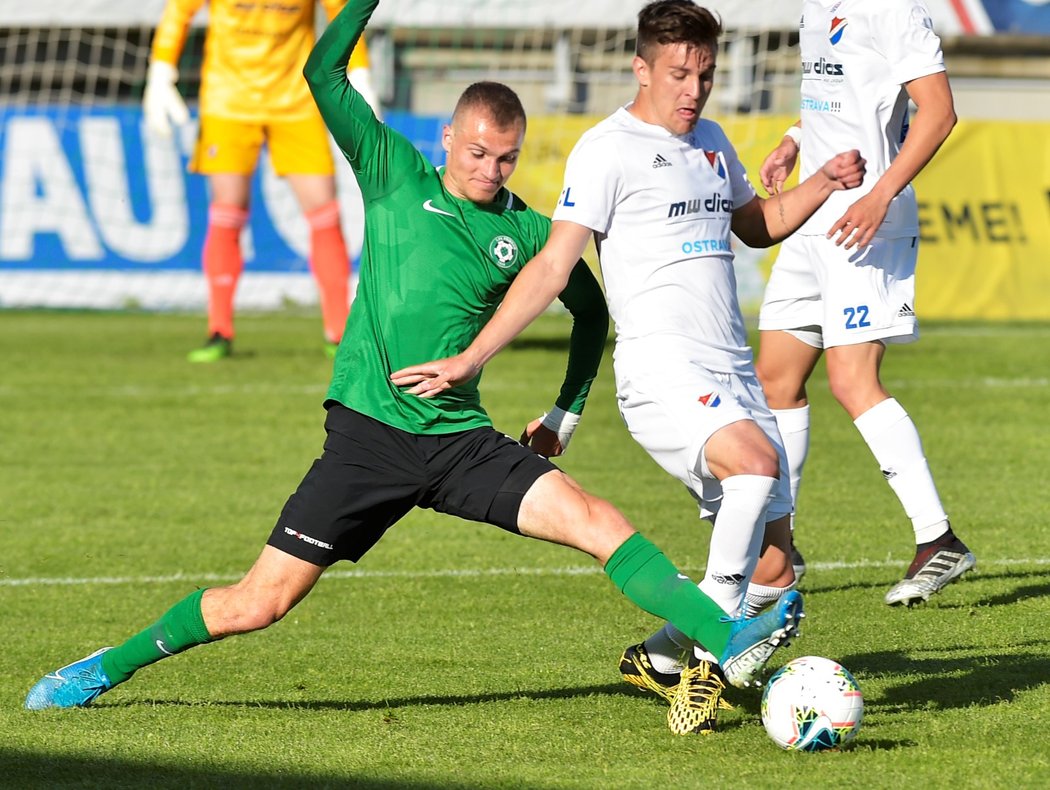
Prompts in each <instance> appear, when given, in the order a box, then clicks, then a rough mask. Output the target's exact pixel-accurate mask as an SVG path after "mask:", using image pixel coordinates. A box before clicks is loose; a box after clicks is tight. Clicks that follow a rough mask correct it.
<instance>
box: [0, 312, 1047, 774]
mask: <svg viewBox="0 0 1050 790" xmlns="http://www.w3.org/2000/svg"><path fill="white" fill-rule="evenodd" d="M202 329H203V326H202V322H201V318H200V317H198V316H167V315H161V316H150V315H137V314H117V315H91V314H87V315H85V314H67V313H32V312H30V313H19V312H13V313H12V312H2V311H0V359H2V360H3V377H2V379H0V448H2V454H0V465H2V466H0V504H2V512H0V546H2V551H0V601H2V602H3V603H2V606H0V644H2V649H0V786H5V787H18V788H24V787H106V788H133V787H134V788H138V787H165V788H169V787H170V788H183V787H224V788H233V787H246V786H254V787H257V788H262V787H375V788H389V789H391V790H393V789H395V788H404V789H405V790H413V789H414V788H438V787H441V788H488V787H505V788H670V787H675V788H693V787H695V788H709V787H747V788H778V787H783V786H785V785H788V784H791V785H795V786H799V787H807V786H809V787H864V788H868V787H871V788H901V787H934V788H941V787H952V788H960V787H989V788H992V787H1002V786H1013V787H1017V788H1029V787H1048V786H1050V757H1048V755H1050V714H1048V711H1050V636H1048V634H1047V628H1046V625H1047V622H1048V619H1050V606H1048V605H1047V602H1048V600H1050V599H1048V593H1050V532H1048V529H1047V523H1048V513H1050V507H1048V505H1047V490H1048V488H1050V417H1048V415H1050V381H1048V376H1050V326H1047V325H1019V326H1005V325H970V324H967V325H954V324H952V325H947V324H942V325H929V326H926V327H924V339H923V341H922V342H921V343H919V344H918V345H916V346H910V347H901V348H894V349H893V350H892V351H891V353H890V354H889V355H888V360H887V363H886V365H885V368H884V378H885V380H886V382H887V384H888V386H889V387H890V389H891V391H893V392H894V394H895V395H896V396H897V397H898V398H899V399H900V400H901V401H902V402H903V403H904V405H905V406H906V407H907V408H908V410H909V411H910V412H911V414H912V415H913V416H914V418H915V420H916V422H917V424H918V425H919V427H920V430H921V432H922V434H923V438H924V442H925V447H926V453H927V456H928V457H929V459H930V462H931V466H932V468H933V470H934V474H935V475H936V477H937V479H938V481H939V485H940V489H941V494H942V497H943V499H944V501H945V504H946V506H947V508H948V510H949V512H950V513H951V514H952V516H953V520H954V523H955V526H956V528H957V530H958V532H959V533H960V535H961V536H963V537H964V539H965V540H966V541H967V542H968V543H969V544H970V546H971V548H972V549H973V550H974V551H975V553H976V554H977V557H978V572H977V573H975V574H971V575H970V576H969V577H967V578H966V579H965V580H964V581H962V582H960V583H958V584H954V585H952V586H950V587H948V588H947V589H946V590H945V591H944V592H943V593H942V594H941V595H939V596H936V597H935V598H934V599H933V600H932V601H931V602H930V603H929V604H928V605H926V606H924V607H921V608H916V609H913V610H899V609H890V608H888V607H886V606H885V605H884V604H883V603H882V595H883V593H884V592H885V590H886V589H887V588H888V587H889V586H890V585H891V584H892V583H893V582H895V581H896V580H897V579H898V578H899V577H900V575H901V573H902V572H903V569H904V568H905V567H906V565H907V563H908V562H909V561H910V559H911V555H912V539H911V529H910V525H909V524H908V522H907V520H906V519H905V518H904V516H903V514H902V513H901V512H900V509H899V506H898V504H897V502H896V500H895V499H894V497H893V495H892V493H891V492H890V490H889V488H888V487H887V486H886V485H885V483H883V481H882V479H881V476H880V474H879V471H878V468H877V467H876V465H875V463H874V461H873V460H872V459H871V457H870V455H869V453H868V451H867V449H866V448H865V446H864V445H863V443H862V441H861V439H860V438H859V435H858V434H857V432H856V431H855V429H854V428H853V426H852V425H851V424H850V422H849V420H848V418H847V417H846V415H845V413H844V412H842V411H841V409H840V408H839V407H838V406H836V405H835V404H834V403H833V402H832V401H831V398H830V396H829V394H828V391H827V387H826V386H825V385H823V384H819V383H818V384H816V385H815V386H814V387H813V388H812V391H811V396H812V401H813V439H812V451H811V455H810V465H809V467H808V470H807V477H806V481H805V485H804V487H803V491H802V496H801V502H800V515H799V526H798V530H799V531H798V543H799V545H800V547H801V548H802V550H803V551H804V553H805V555H806V558H807V559H808V561H809V573H808V575H807V576H806V577H805V579H804V580H803V582H802V590H803V592H804V594H805V595H806V603H807V610H808V618H807V620H806V623H805V628H804V632H803V636H802V637H801V638H800V639H799V640H798V641H797V642H796V643H795V644H794V645H793V646H792V647H791V648H789V649H788V650H787V651H783V652H782V653H780V654H778V655H777V656H776V657H775V658H774V661H773V662H772V665H774V666H776V665H779V664H780V663H782V662H783V661H784V660H786V659H787V658H789V657H791V656H797V655H805V654H817V655H825V656H830V657H833V658H836V659H838V660H840V661H841V662H842V663H843V664H844V665H845V666H846V667H848V668H849V669H850V670H852V671H853V673H854V674H855V675H856V677H857V679H858V680H859V681H860V683H861V686H862V688H863V690H864V693H865V698H866V702H867V708H866V716H865V724H864V726H863V728H862V729H861V731H860V734H859V736H858V738H857V740H856V742H855V744H854V745H853V747H852V748H850V749H848V750H845V751H843V752H839V753H824V754H817V755H806V754H789V753H785V752H781V751H779V750H778V749H777V748H776V747H775V746H774V745H773V744H772V742H771V741H769V740H768V739H767V737H766V735H765V732H764V731H763V729H762V726H761V723H760V721H759V716H758V704H759V695H758V693H757V692H741V691H736V690H731V691H730V694H729V698H730V700H731V701H732V702H733V703H734V704H735V705H736V709H735V710H733V711H730V712H727V713H723V714H722V715H721V716H720V719H719V728H720V731H719V732H718V733H716V734H714V735H712V736H710V737H705V738H701V737H686V738H682V737H675V736H673V735H671V734H670V733H669V732H668V730H667V728H666V726H665V708H664V707H663V706H662V705H661V704H659V703H658V702H657V701H656V700H655V699H653V698H649V697H646V696H643V695H642V694H641V693H640V692H637V691H635V690H634V689H632V688H631V687H628V686H626V685H625V684H623V683H622V682H621V681H620V680H619V676H618V674H617V672H616V661H617V659H618V657H619V654H620V651H621V650H622V649H623V647H624V646H626V645H628V644H630V643H632V642H636V641H638V640H639V639H641V638H643V637H644V636H646V635H647V634H648V633H649V632H650V631H651V630H652V629H653V628H654V627H655V626H656V625H657V622H656V621H655V620H654V618H652V617H650V616H649V615H646V614H644V613H642V612H639V611H638V610H636V609H634V608H633V607H632V606H631V605H630V603H629V602H628V601H627V600H626V599H624V598H623V597H622V596H621V595H620V594H619V593H618V592H617V591H616V590H615V588H614V587H613V586H612V584H611V583H610V582H609V581H608V579H607V578H606V577H605V576H604V574H602V573H601V571H600V569H598V568H597V567H595V565H594V564H593V562H592V561H591V560H590V559H589V558H588V557H585V556H583V555H580V554H577V553H575V552H573V551H571V550H569V549H565V548H561V547H555V546H548V545H543V544H540V543H537V542H533V541H526V540H523V539H521V538H515V537H513V536H510V535H507V534H505V533H503V532H501V531H499V530H497V529H495V528H491V527H484V526H480V525H474V524H469V523H464V522H459V521H456V520H453V519H450V518H448V517H444V516H439V515H436V514H433V513H430V512H425V511H419V512H416V513H413V514H412V515H411V516H410V517H409V518H407V519H406V520H405V521H403V522H402V523H401V524H400V525H398V526H397V527H396V528H394V529H393V530H391V531H390V533H388V535H387V536H386V538H385V539H384V540H383V541H382V542H381V543H380V544H379V546H378V547H377V548H376V549H375V550H374V551H373V552H372V553H370V554H369V555H368V556H367V557H366V558H365V560H364V561H363V562H362V563H361V564H360V565H359V566H356V567H355V566H351V565H349V564H347V563H343V564H341V565H338V566H336V567H335V568H333V569H332V571H330V573H329V575H328V576H327V577H326V578H324V579H322V581H321V582H320V583H319V585H318V586H317V588H316V589H315V591H314V592H313V594H312V595H311V596H310V597H309V598H308V599H307V600H306V601H304V602H303V603H302V604H301V605H300V606H299V607H298V608H296V609H295V610H294V611H293V612H292V613H291V614H290V615H289V616H288V617H287V618H286V619H285V620H284V621H283V622H281V623H280V624H278V625H276V626H275V627H273V628H271V629H268V630H267V631H264V632H261V633H256V634H252V635H249V636H245V637H240V638H235V639H230V640H227V641H225V642H221V643H218V644H213V645H208V646H205V647H201V648H198V649H196V650H194V651H192V652H191V653H188V654H186V655H182V656H179V657H177V658H175V659H172V660H169V661H164V662H161V663H160V664H158V665H156V666H153V667H150V668H148V669H145V670H143V671H142V672H141V673H140V674H139V675H137V676H136V677H135V678H134V679H133V680H132V681H131V682H129V683H127V684H125V685H123V686H121V687H119V688H117V689H115V690H114V691H112V692H111V693H109V694H107V695H106V696H104V697H102V698H101V699H100V700H99V701H98V703H97V704H96V705H95V706H94V707H93V708H90V709H84V710H72V711H43V712H27V711H24V710H22V707H21V706H22V701H23V699H24V696H25V693H26V691H27V690H28V688H29V687H30V686H31V685H32V684H33V683H34V682H35V681H36V680H37V679H38V678H39V677H40V676H41V675H42V674H44V673H45V672H47V671H50V670H52V669H54V668H56V667H57V666H59V665H61V664H64V663H67V662H68V661H71V660H73V659H76V658H79V657H81V656H82V655H84V654H86V653H88V652H90V651H92V650H94V649H95V648H97V647H100V646H102V645H106V644H112V643H114V642H118V641H121V640H123V639H124V638H126V637H127V636H129V635H130V634H131V633H133V632H135V631H137V630H139V629H141V628H142V627H145V626H146V625H148V624H149V623H150V622H152V621H153V620H154V619H156V617H157V616H158V615H159V614H160V613H161V612H163V611H164V610H165V609H166V608H167V607H168V606H170V604H171V603H173V602H174V601H176V600H177V599H180V598H182V597H183V596H184V595H186V594H187V593H189V592H190V591H192V590H193V589H194V588H195V587H196V586H199V585H214V584H220V583H224V582H228V581H233V580H235V579H237V578H238V577H239V575H240V574H241V573H242V572H243V571H244V570H245V569H246V568H247V567H248V566H249V564H250V563H251V562H252V561H253V560H254V558H255V556H256V555H257V553H258V551H259V549H260V548H261V546H262V544H263V543H264V541H265V539H266V536H267V535H268V533H269V530H270V529H271V527H272V525H273V522H274V520H275V518H276V516H277V513H278V512H279V510H280V508H281V506H282V505H283V503H284V500H285V498H286V496H287V495H288V494H289V493H290V492H291V491H292V490H293V489H294V487H295V486H296V485H297V484H298V482H299V480H300V478H301V477H302V474H303V473H304V472H305V471H306V469H307V468H308V467H309V464H310V463H311V461H312V459H313V458H314V457H315V456H316V454H317V453H318V452H319V450H320V446H321V442H322V438H323V433H322V428H321V425H322V418H323V413H322V411H321V408H320V403H321V399H322V396H323V393H324V391H325V387H326V385H327V377H328V374H329V363H328V362H327V361H326V360H325V359H324V357H323V355H322V353H321V347H320V323H319V321H318V320H317V319H316V318H315V317H313V316H306V315H295V314H287V315H286V314H281V315H275V316H244V317H243V318H242V320H241V321H240V323H239V340H238V351H239V352H240V353H238V354H237V356H235V357H234V358H232V359H231V360H229V361H228V362H226V363H223V364H219V365H215V366H191V365H188V364H186V363H185V362H184V361H183V360H184V355H185V352H186V351H187V350H188V349H189V348H190V347H192V346H193V344H194V343H196V342H198V341H199V340H200V338H201V335H202ZM566 332H567V322H566V320H565V319H563V318H559V317H556V316H551V317H545V318H544V319H543V320H542V321H541V322H540V323H539V324H538V325H537V326H536V327H534V328H532V329H531V330H530V331H529V333H528V334H527V335H526V336H525V337H524V338H523V339H522V340H521V341H520V342H518V343H517V344H516V345H515V346H513V347H512V348H511V349H510V350H508V351H507V352H505V353H504V354H503V355H501V356H500V357H498V358H497V359H496V360H494V361H493V363H492V364H491V365H490V366H489V369H488V371H487V372H486V376H485V381H484V383H483V392H484V394H485V399H486V403H487V406H488V408H489V410H490V413H491V414H492V416H493V418H494V420H495V422H496V424H497V426H498V427H500V428H503V429H504V430H506V431H507V432H508V433H515V432H516V431H518V430H520V427H521V426H522V425H523V424H524V423H525V422H526V421H527V420H528V419H530V418H532V417H534V416H535V415H536V414H537V413H539V412H540V411H541V410H542V409H544V408H545V407H547V406H548V405H549V403H550V401H551V399H552V398H553V394H554V393H555V392H556V388H557V386H558V384H559V383H560V377H561V372H562V370H563V369H564V351H565V342H564V338H565V335H566ZM562 465H563V468H565V469H566V470H567V471H569V472H570V473H572V474H573V475H574V476H576V477H577V478H578V479H579V480H580V481H581V482H582V483H583V484H584V485H585V486H586V487H587V488H589V489H591V490H593V491H594V492H596V493H598V494H601V495H603V496H606V497H608V498H610V499H612V500H613V501H614V502H616V503H617V504H618V505H619V506H620V507H621V508H622V509H623V510H624V511H625V512H626V513H627V515H628V516H629V517H630V518H631V519H632V520H633V521H634V522H635V523H636V524H637V525H638V526H639V528H641V529H642V530H643V531H644V532H646V533H647V534H648V535H649V536H650V537H651V538H653V539H654V540H655V541H656V542H657V543H658V544H660V545H661V546H663V547H664V548H665V550H666V551H667V553H668V555H669V556H670V557H671V558H672V559H673V560H674V561H675V562H676V563H678V564H679V566H681V567H683V568H684V569H687V570H688V571H689V572H691V573H692V574H693V575H694V576H699V575H700V573H701V569H702V568H703V565H704V559H705V553H706V543H707V535H708V531H707V529H706V528H705V527H704V526H703V525H701V524H700V522H698V520H697V518H696V513H695V509H694V507H693V505H692V504H691V500H690V499H689V497H688V496H687V495H686V494H685V492H684V491H682V490H680V489H679V487H678V485H677V484H676V483H675V482H674V481H672V480H671V479H670V478H668V477H666V476H665V475H664V474H663V473H662V472H661V471H660V470H659V469H658V468H657V467H656V466H655V465H654V464H653V463H652V462H651V461H650V460H649V459H648V457H647V456H645V454H644V453H643V452H642V451H641V450H640V449H639V448H638V447H637V446H635V445H634V444H633V442H632V441H631V439H630V438H629V437H628V435H627V433H626V431H625V429H624V428H623V426H622V424H621V422H620V419H619V416H618V415H617V413H616V409H615V406H614V399H613V396H612V383H611V375H610V363H609V360H608V359H607V360H606V363H605V364H604V365H603V370H602V376H601V378H600V381H599V382H598V384H597V385H596V388H595V392H594V393H593V395H592V397H591V402H590V405H589V407H588V410H587V413H586V415H585V419H584V421H583V423H582V425H581V428H580V431H579V432H578V434H577V436H576V438H575V439H574V442H573V446H572V450H571V452H570V453H569V455H568V456H567V457H566V458H565V459H564V462H563V464H562Z"/></svg>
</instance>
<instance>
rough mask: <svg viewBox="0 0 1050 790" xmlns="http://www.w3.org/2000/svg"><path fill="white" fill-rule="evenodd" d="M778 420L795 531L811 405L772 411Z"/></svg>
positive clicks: (792, 525) (807, 449) (807, 451)
mask: <svg viewBox="0 0 1050 790" xmlns="http://www.w3.org/2000/svg"><path fill="white" fill-rule="evenodd" d="M771 411H772V412H773V417H775V418H776V421H777V428H778V429H779V431H780V438H781V440H782V441H783V442H784V454H785V455H787V463H788V475H789V479H788V482H789V483H790V485H791V506H792V512H791V529H792V531H793V530H794V529H795V510H797V509H798V489H799V486H801V485H802V467H803V466H805V465H806V456H807V455H808V454H809V404H808V403H807V404H806V405H805V406H800V407H798V408H797V409H771Z"/></svg>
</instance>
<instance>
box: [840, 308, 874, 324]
mask: <svg viewBox="0 0 1050 790" xmlns="http://www.w3.org/2000/svg"><path fill="white" fill-rule="evenodd" d="M842 314H843V315H844V316H846V329H863V328H864V327H868V326H871V321H869V320H868V306H867V305H866V304H859V305H857V306H856V307H847V308H846V309H845V310H843V311H842Z"/></svg>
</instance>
